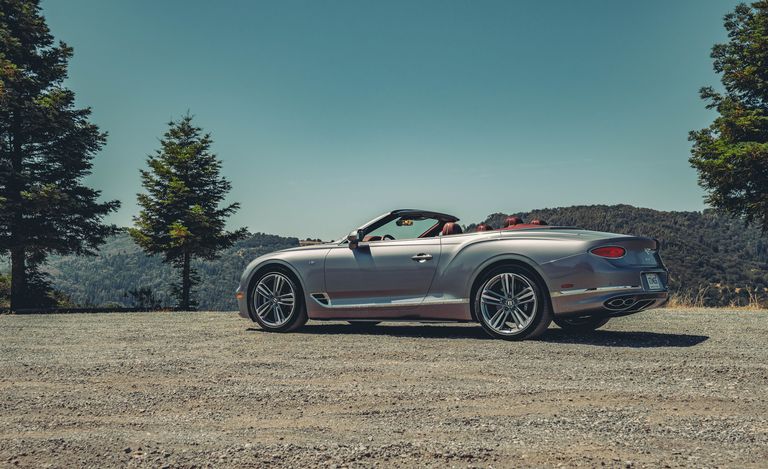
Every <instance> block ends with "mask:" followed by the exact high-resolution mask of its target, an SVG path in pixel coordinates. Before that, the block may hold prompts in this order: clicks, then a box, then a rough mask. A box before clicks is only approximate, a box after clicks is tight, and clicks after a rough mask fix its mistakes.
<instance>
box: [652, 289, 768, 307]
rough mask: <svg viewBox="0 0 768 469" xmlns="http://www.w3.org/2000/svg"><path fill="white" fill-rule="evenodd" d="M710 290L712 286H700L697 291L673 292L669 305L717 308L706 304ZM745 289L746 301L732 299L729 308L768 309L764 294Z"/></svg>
mask: <svg viewBox="0 0 768 469" xmlns="http://www.w3.org/2000/svg"><path fill="white" fill-rule="evenodd" d="M709 290H710V287H700V288H699V289H698V290H695V291H692V290H688V291H682V292H675V293H672V294H671V295H670V296H669V303H667V305H668V306H669V307H670V308H686V309H690V308H696V309H703V308H710V309H711V308H717V307H713V306H707V305H706V298H707V293H708V292H709ZM744 291H746V292H747V298H746V302H744V301H738V300H732V301H731V302H730V303H729V304H728V306H727V308H728V309H736V310H739V311H764V310H766V309H768V301H766V299H765V297H764V296H762V295H760V294H759V293H758V292H757V291H755V290H749V289H744Z"/></svg>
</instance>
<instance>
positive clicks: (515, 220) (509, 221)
mask: <svg viewBox="0 0 768 469" xmlns="http://www.w3.org/2000/svg"><path fill="white" fill-rule="evenodd" d="M522 222H523V220H522V219H521V218H520V217H514V216H513V217H507V218H506V219H505V220H504V228H506V227H508V226H513V225H519V224H520V223H522Z"/></svg>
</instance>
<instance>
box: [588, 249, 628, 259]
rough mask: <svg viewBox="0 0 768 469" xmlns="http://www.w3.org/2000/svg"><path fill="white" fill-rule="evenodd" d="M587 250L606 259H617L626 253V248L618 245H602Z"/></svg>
mask: <svg viewBox="0 0 768 469" xmlns="http://www.w3.org/2000/svg"><path fill="white" fill-rule="evenodd" d="M589 252H591V253H592V254H594V255H596V256H600V257H606V258H608V259H618V258H619V257H624V254H626V253H627V251H626V249H624V248H622V247H619V246H602V247H599V248H595V249H593V250H591V251H589Z"/></svg>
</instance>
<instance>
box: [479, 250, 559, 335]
mask: <svg viewBox="0 0 768 469" xmlns="http://www.w3.org/2000/svg"><path fill="white" fill-rule="evenodd" d="M501 273H510V274H516V275H520V276H522V277H524V278H525V279H526V280H528V282H530V284H531V285H532V286H533V291H534V294H535V295H536V305H537V308H536V312H535V313H534V314H535V316H534V318H533V321H531V323H530V324H528V326H526V328H525V329H523V330H522V331H521V332H519V333H517V334H514V335H506V334H499V333H498V332H496V331H494V330H493V329H492V328H491V327H490V326H489V325H488V324H486V322H485V318H484V316H483V312H482V309H481V306H480V297H481V295H482V291H483V287H484V286H485V284H486V282H488V280H490V279H491V278H493V277H495V276H496V275H499V274H501ZM472 304H473V308H474V313H475V317H476V318H477V321H478V322H479V323H480V325H481V326H482V328H483V329H484V330H485V332H486V333H488V334H489V335H490V336H491V337H494V338H497V339H504V340H523V339H528V338H533V337H537V336H539V335H540V334H542V333H543V332H544V331H545V330H546V329H547V328H548V327H549V324H550V322H552V312H551V311H552V309H551V307H550V305H549V297H548V295H546V294H545V290H544V289H543V288H542V285H541V281H540V280H539V278H538V276H537V275H535V274H533V273H532V272H531V270H530V269H526V268H524V267H520V266H516V265H503V266H499V267H496V268H493V269H491V270H489V271H488V272H486V273H485V274H483V276H482V280H480V282H479V283H478V286H477V288H476V290H475V292H474V298H473V302H472Z"/></svg>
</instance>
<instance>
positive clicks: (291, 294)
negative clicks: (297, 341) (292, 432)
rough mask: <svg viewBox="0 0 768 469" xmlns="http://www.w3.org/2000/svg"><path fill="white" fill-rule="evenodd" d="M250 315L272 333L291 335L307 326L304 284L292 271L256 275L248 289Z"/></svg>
mask: <svg viewBox="0 0 768 469" xmlns="http://www.w3.org/2000/svg"><path fill="white" fill-rule="evenodd" d="M275 289H277V292H276V293H275ZM248 311H249V313H250V315H251V318H252V319H253V320H254V321H256V322H257V323H259V326H261V328H262V329H264V330H265V331H269V332H290V331H293V330H296V329H298V328H300V327H301V326H303V325H304V324H306V322H307V308H306V305H305V304H304V292H303V291H302V289H301V284H300V283H299V282H298V280H297V279H296V277H295V276H294V275H293V274H292V273H291V272H290V271H288V270H287V269H283V268H280V267H273V268H269V269H267V270H264V271H262V272H259V273H258V274H257V275H256V277H255V278H254V280H253V281H252V282H251V286H250V288H249V289H248Z"/></svg>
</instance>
